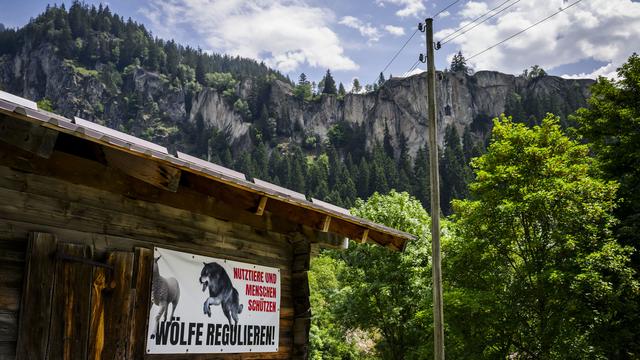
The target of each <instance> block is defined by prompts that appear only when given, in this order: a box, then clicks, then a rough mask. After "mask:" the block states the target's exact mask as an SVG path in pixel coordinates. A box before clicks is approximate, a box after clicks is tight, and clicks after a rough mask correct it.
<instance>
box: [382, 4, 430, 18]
mask: <svg viewBox="0 0 640 360" xmlns="http://www.w3.org/2000/svg"><path fill="white" fill-rule="evenodd" d="M385 3H389V4H393V5H396V6H400V7H401V9H400V10H398V11H396V15H397V16H400V17H407V16H426V14H425V10H426V8H425V7H424V4H423V3H422V0H379V1H378V5H379V6H380V5H382V6H383V7H384V4H385Z"/></svg>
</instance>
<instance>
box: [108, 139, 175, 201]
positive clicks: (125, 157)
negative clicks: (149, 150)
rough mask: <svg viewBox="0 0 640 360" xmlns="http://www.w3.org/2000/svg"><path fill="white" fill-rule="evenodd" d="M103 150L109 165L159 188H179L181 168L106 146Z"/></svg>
mask: <svg viewBox="0 0 640 360" xmlns="http://www.w3.org/2000/svg"><path fill="white" fill-rule="evenodd" d="M103 150H104V155H105V157H106V159H107V163H108V164H109V166H111V167H113V168H116V169H118V170H120V171H122V172H123V173H125V174H127V175H129V176H132V177H134V178H136V179H139V180H142V181H144V182H146V183H149V184H151V185H153V186H155V187H157V188H160V189H164V190H169V191H171V192H176V191H177V190H178V185H179V184H180V174H181V173H182V172H181V171H180V170H179V169H177V168H175V167H173V166H169V165H165V164H160V163H157V162H153V161H149V160H147V159H144V158H141V157H138V156H134V155H131V154H129V153H125V152H122V151H118V150H114V149H112V148H109V147H104V148H103Z"/></svg>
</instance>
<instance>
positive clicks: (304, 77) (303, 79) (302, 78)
mask: <svg viewBox="0 0 640 360" xmlns="http://www.w3.org/2000/svg"><path fill="white" fill-rule="evenodd" d="M305 84H309V80H308V79H307V75H306V74H305V73H300V77H298V85H305Z"/></svg>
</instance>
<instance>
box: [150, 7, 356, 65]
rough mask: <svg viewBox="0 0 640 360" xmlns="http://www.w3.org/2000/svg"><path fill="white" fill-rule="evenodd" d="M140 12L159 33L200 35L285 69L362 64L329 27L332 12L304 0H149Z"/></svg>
mask: <svg viewBox="0 0 640 360" xmlns="http://www.w3.org/2000/svg"><path fill="white" fill-rule="evenodd" d="M140 12H141V13H142V15H144V16H146V17H147V18H148V19H149V20H150V22H151V28H152V30H153V31H154V33H155V34H156V35H159V36H161V37H164V38H167V39H169V38H177V39H178V40H184V39H187V38H190V37H193V34H194V33H195V34H197V35H199V36H201V37H202V38H203V39H204V42H205V44H203V45H206V46H205V47H207V48H212V49H216V50H217V51H221V52H224V53H228V54H232V55H240V56H244V57H249V58H254V59H259V60H263V61H265V63H266V64H267V65H269V66H273V67H276V68H278V69H279V70H281V71H284V72H289V71H293V70H295V69H296V68H298V67H299V66H300V65H301V64H303V63H307V64H309V65H310V66H312V67H321V68H331V69H332V70H354V69H357V68H358V65H357V64H356V63H355V62H354V61H353V60H352V59H350V58H349V57H348V56H346V55H345V54H344V48H343V47H342V45H341V43H340V39H339V38H338V35H337V34H336V33H335V32H334V31H333V30H331V28H330V27H329V24H330V22H332V21H334V18H335V16H334V15H333V13H332V12H331V11H329V10H326V9H323V8H319V7H312V6H309V5H306V4H305V3H304V2H303V1H302V0H272V1H266V0H218V1H212V0H150V2H149V3H148V5H147V6H145V7H144V8H142V9H140Z"/></svg>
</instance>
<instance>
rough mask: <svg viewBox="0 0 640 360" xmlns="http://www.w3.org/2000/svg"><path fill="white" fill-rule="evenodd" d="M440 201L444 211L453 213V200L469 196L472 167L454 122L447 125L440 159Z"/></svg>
mask: <svg viewBox="0 0 640 360" xmlns="http://www.w3.org/2000/svg"><path fill="white" fill-rule="evenodd" d="M440 177H441V178H442V181H441V183H440V201H441V206H442V211H443V212H444V213H445V214H451V201H452V200H453V199H464V198H466V196H467V193H468V191H467V184H468V182H469V180H470V177H471V169H470V168H469V166H468V165H467V162H466V161H465V158H464V151H463V149H462V146H461V144H460V136H459V135H458V130H456V127H455V126H454V125H452V124H450V125H447V127H446V128H445V135H444V151H443V154H442V159H441V161H440Z"/></svg>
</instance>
